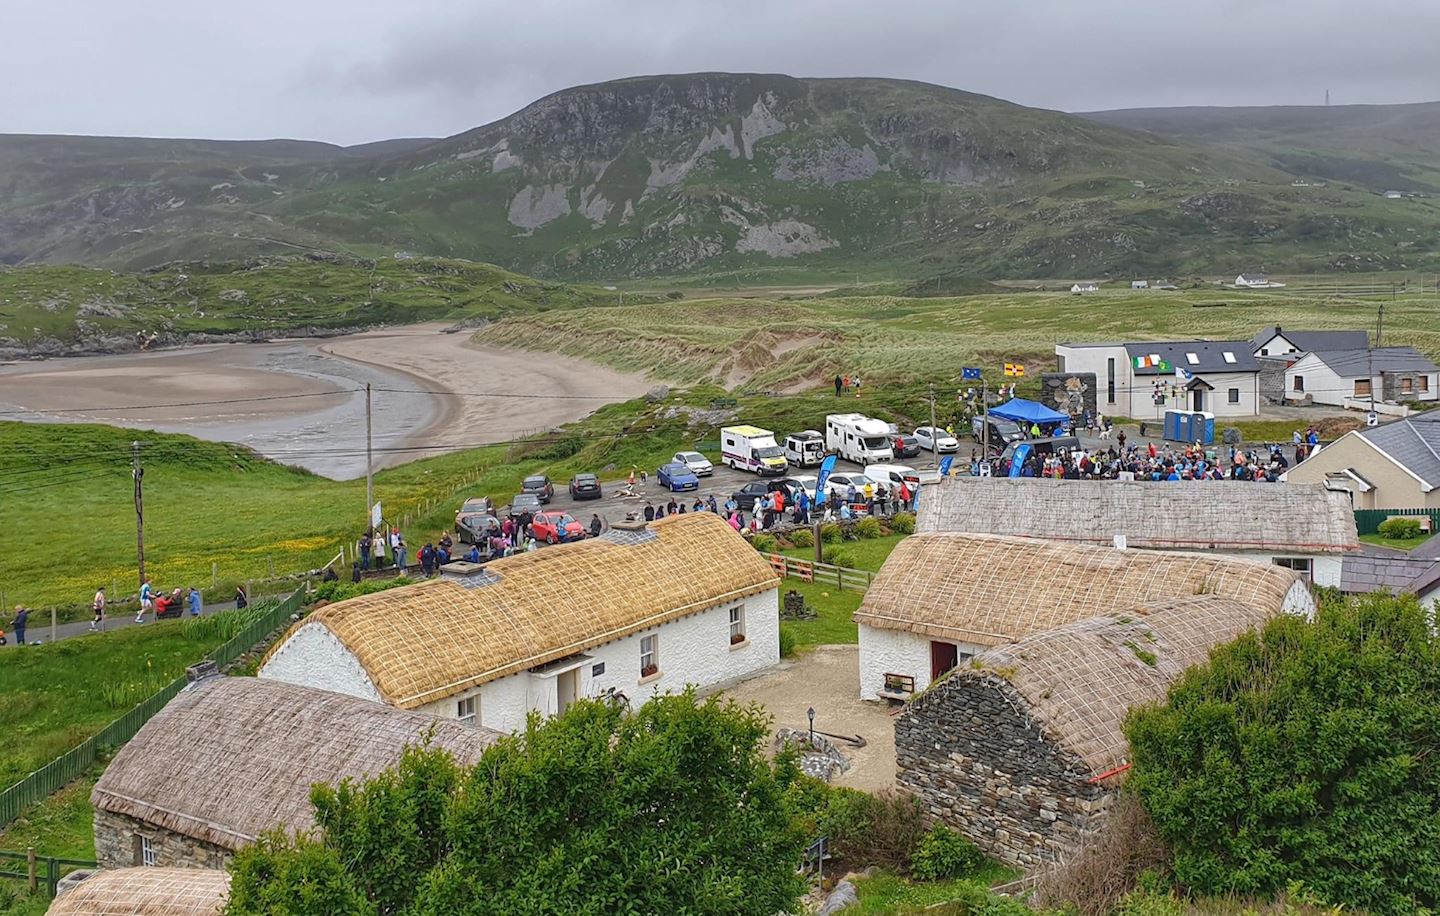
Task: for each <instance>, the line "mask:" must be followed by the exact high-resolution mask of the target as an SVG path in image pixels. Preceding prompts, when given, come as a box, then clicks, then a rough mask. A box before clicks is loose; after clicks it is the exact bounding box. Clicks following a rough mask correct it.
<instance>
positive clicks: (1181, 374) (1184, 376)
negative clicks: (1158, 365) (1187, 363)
mask: <svg viewBox="0 0 1440 916" xmlns="http://www.w3.org/2000/svg"><path fill="white" fill-rule="evenodd" d="M1194 378H1195V373H1193V372H1191V371H1190V370H1189V369H1186V368H1185V367H1184V366H1176V367H1175V384H1177V385H1185V384H1189V382H1190V381H1191V380H1192V379H1194Z"/></svg>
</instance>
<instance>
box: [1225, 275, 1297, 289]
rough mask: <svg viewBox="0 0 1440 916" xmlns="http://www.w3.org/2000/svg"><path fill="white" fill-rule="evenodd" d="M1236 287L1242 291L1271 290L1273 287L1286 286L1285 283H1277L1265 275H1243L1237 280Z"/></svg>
mask: <svg viewBox="0 0 1440 916" xmlns="http://www.w3.org/2000/svg"><path fill="white" fill-rule="evenodd" d="M1235 285H1236V286H1237V287H1239V288H1240V289H1269V288H1270V287H1272V286H1284V285H1285V284H1283V283H1276V282H1274V281H1272V280H1271V279H1270V278H1269V277H1267V276H1265V275H1264V274H1241V275H1240V276H1238V277H1236V278H1235Z"/></svg>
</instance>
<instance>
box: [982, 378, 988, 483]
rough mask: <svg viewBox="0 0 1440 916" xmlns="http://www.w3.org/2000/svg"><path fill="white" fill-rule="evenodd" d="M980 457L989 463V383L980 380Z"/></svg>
mask: <svg viewBox="0 0 1440 916" xmlns="http://www.w3.org/2000/svg"><path fill="white" fill-rule="evenodd" d="M980 439H981V441H980V459H981V460H982V461H984V462H985V463H986V464H989V463H990V385H989V383H987V382H985V381H983V380H982V381H981V382H980Z"/></svg>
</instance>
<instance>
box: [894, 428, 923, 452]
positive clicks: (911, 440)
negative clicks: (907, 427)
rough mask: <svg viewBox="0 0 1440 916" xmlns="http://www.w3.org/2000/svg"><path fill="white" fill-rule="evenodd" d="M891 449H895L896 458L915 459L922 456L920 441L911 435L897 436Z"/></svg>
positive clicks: (902, 434)
mask: <svg viewBox="0 0 1440 916" xmlns="http://www.w3.org/2000/svg"><path fill="white" fill-rule="evenodd" d="M891 447H892V448H894V449H895V457H896V458H914V457H915V456H916V455H918V454H920V440H919V439H916V438H915V437H914V436H912V435H910V434H909V433H901V434H899V435H898V436H896V437H895V441H894V442H892V443H891Z"/></svg>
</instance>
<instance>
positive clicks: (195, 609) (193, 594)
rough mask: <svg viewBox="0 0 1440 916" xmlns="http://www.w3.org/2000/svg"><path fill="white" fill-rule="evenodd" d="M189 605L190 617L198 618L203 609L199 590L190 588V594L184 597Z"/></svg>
mask: <svg viewBox="0 0 1440 916" xmlns="http://www.w3.org/2000/svg"><path fill="white" fill-rule="evenodd" d="M186 597H187V599H188V601H189V603H190V616H191V617H199V616H200V611H201V610H202V609H203V606H204V600H203V599H202V598H201V597H200V589H198V588H196V587H195V586H193V585H192V586H190V594H189V595H187V596H186Z"/></svg>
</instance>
